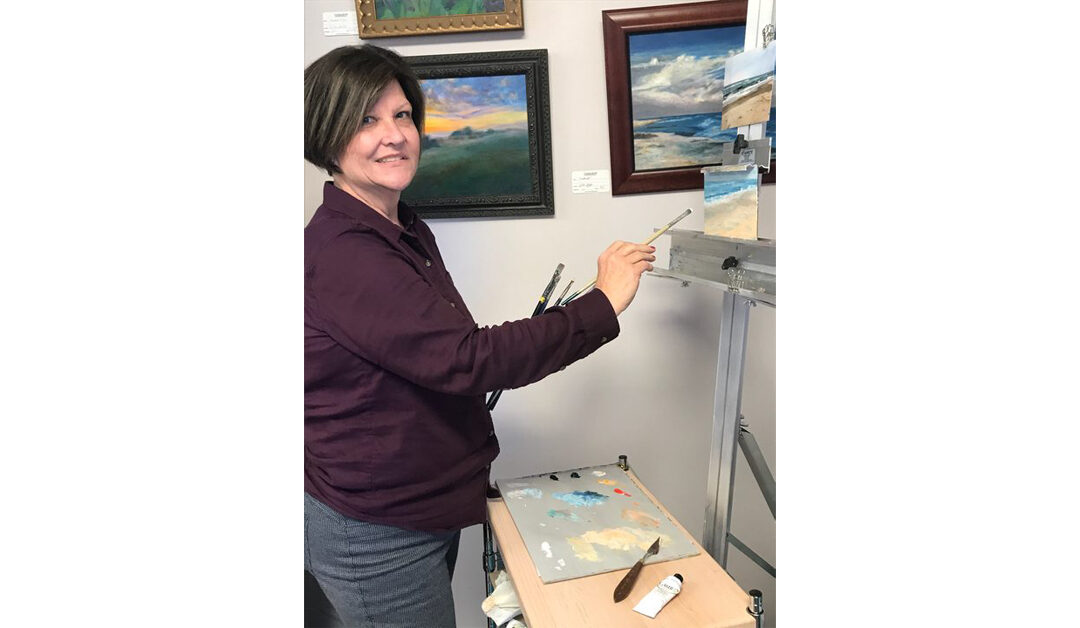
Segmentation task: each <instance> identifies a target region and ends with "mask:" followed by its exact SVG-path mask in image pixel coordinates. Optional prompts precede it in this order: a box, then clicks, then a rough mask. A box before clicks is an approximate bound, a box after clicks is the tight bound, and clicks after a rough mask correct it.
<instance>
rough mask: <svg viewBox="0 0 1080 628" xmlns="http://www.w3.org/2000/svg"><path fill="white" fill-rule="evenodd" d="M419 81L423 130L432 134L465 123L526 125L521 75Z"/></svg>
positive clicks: (473, 126) (505, 125)
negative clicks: (424, 113) (423, 112)
mask: <svg viewBox="0 0 1080 628" xmlns="http://www.w3.org/2000/svg"><path fill="white" fill-rule="evenodd" d="M420 84H421V87H422V88H423V90H424V98H425V100H426V111H427V113H426V116H425V121H424V130H425V132H427V133H430V134H432V135H445V134H448V133H450V132H452V131H455V130H457V129H460V128H462V127H465V126H469V127H472V128H473V129H474V130H480V129H486V128H492V129H495V128H511V127H524V126H526V125H527V121H528V116H527V113H526V100H525V99H526V95H525V77H524V76H523V75H510V76H478V77H463V78H446V79H424V80H422V81H420Z"/></svg>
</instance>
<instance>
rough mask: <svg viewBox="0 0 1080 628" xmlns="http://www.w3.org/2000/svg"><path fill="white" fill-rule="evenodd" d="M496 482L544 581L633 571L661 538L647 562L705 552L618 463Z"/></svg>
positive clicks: (538, 573)
mask: <svg viewBox="0 0 1080 628" xmlns="http://www.w3.org/2000/svg"><path fill="white" fill-rule="evenodd" d="M496 484H497V485H498V487H499V492H500V493H502V496H503V501H504V503H505V504H506V508H507V510H509V511H510V516H511V518H513V520H514V525H515V526H516V527H517V530H518V533H519V534H521V539H522V541H524V543H525V547H526V548H528V550H529V557H530V558H531V559H532V562H533V564H534V565H536V572H537V575H539V576H540V579H541V580H542V581H543V582H545V583H549V582H559V581H562V580H570V579H572V578H581V577H584V576H591V575H594V574H598V573H605V572H608V571H616V570H619V569H629V568H630V567H631V566H633V564H634V563H636V562H637V561H638V560H639V559H640V558H641V557H642V555H643V554H644V553H645V550H647V549H649V546H650V545H652V543H653V541H655V540H656V537H660V552H659V553H658V554H657V555H656V556H651V557H649V558H648V560H647V561H646V562H647V563H649V564H652V563H658V562H663V561H666V560H674V559H677V558H685V557H687V556H694V555H695V554H698V553H699V552H698V549H697V548H696V547H695V546H694V543H693V541H692V540H691V539H690V537H689V536H687V534H686V533H685V532H683V531H682V530H680V529H679V528H678V527H676V526H675V524H674V523H672V522H671V520H670V519H668V517H667V516H666V515H665V514H664V513H663V512H661V511H660V508H659V507H658V506H657V505H656V503H655V502H653V501H652V500H651V499H649V497H648V496H647V495H645V493H644V492H643V491H641V490H639V489H638V486H637V484H635V483H634V481H633V480H631V479H630V476H629V475H627V473H626V471H624V470H623V469H622V468H620V467H619V466H618V465H617V464H608V465H601V466H595V467H582V468H580V469H570V470H567V471H556V472H554V473H541V474H539V475H530V476H525V477H521V478H513V479H506V480H497V481H496Z"/></svg>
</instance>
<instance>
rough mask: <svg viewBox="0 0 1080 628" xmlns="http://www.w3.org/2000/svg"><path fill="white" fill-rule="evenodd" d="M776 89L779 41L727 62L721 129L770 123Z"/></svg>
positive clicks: (740, 54) (738, 55) (749, 51)
mask: <svg viewBox="0 0 1080 628" xmlns="http://www.w3.org/2000/svg"><path fill="white" fill-rule="evenodd" d="M775 86H776V42H775V41H774V42H772V43H770V44H769V45H768V46H767V47H765V48H757V49H755V50H747V51H746V52H742V53H739V54H737V55H735V56H733V57H731V58H730V59H728V60H727V66H726V72H725V73H724V101H723V108H722V111H723V124H722V125H721V128H724V129H731V128H735V127H739V126H747V125H750V124H758V123H759V122H768V121H769V117H770V116H771V114H772V101H773V89H774V88H775Z"/></svg>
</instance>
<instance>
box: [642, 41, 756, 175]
mask: <svg viewBox="0 0 1080 628" xmlns="http://www.w3.org/2000/svg"><path fill="white" fill-rule="evenodd" d="M745 32H746V27H745V26H742V25H738V26H721V27H709V28H700V29H686V30H677V31H664V32H659V33H640V34H632V35H630V37H629V57H630V106H631V115H632V117H633V127H634V170H636V171H642V170H660V169H664V168H682V167H686V166H705V165H711V164H719V163H720V159H721V154H722V153H723V147H722V144H723V143H724V142H731V141H733V140H734V139H735V135H736V129H727V130H725V129H724V128H723V121H722V109H723V100H724V93H723V85H724V65H725V60H726V59H727V58H729V57H731V56H732V55H735V54H738V53H740V52H742V50H743V40H744V38H745Z"/></svg>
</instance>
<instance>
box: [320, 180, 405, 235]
mask: <svg viewBox="0 0 1080 628" xmlns="http://www.w3.org/2000/svg"><path fill="white" fill-rule="evenodd" d="M323 205H325V206H326V207H327V208H328V209H332V210H334V211H339V212H341V213H343V214H346V215H348V216H349V217H351V218H353V219H355V220H356V221H357V222H359V223H360V224H362V225H364V226H366V227H370V228H372V229H374V230H375V231H377V232H379V233H380V234H382V236H383V237H385V238H386V239H388V240H396V239H398V238H400V237H401V234H402V233H403V232H402V231H401V229H398V228H397V225H395V224H394V223H392V222H390V220H388V219H387V218H386V216H383V215H382V214H380V213H379V212H378V211H377V210H375V209H374V208H372V207H371V206H370V205H368V204H367V203H365V202H363V201H361V200H360V199H358V198H356V197H354V196H352V195H351V194H349V193H348V192H346V191H345V190H342V189H341V188H339V187H337V186H336V185H334V182H333V181H327V182H326V183H324V184H323ZM398 220H399V221H401V224H402V225H404V226H405V231H404V233H408V234H409V235H414V233H415V232H414V230H413V223H414V222H415V221H416V212H414V211H413V210H412V208H410V207H409V206H408V205H406V204H405V203H402V202H400V201H399V202H398Z"/></svg>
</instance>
